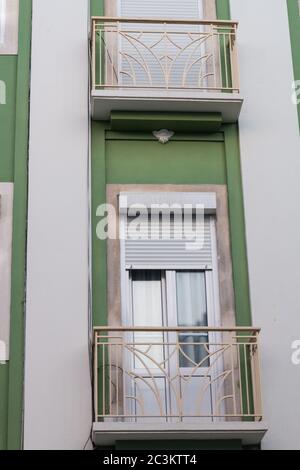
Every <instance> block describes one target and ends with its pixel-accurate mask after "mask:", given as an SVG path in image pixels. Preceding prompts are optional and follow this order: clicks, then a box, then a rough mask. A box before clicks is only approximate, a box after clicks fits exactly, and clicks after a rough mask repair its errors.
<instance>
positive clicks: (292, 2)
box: [287, 0, 300, 126]
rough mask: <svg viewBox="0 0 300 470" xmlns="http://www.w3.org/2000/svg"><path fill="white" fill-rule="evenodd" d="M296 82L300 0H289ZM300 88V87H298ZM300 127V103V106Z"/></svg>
mask: <svg viewBox="0 0 300 470" xmlns="http://www.w3.org/2000/svg"><path fill="white" fill-rule="evenodd" d="M287 8H288V17H289V24H290V35H291V44H292V56H293V66H294V77H295V80H300V53H299V45H300V11H299V5H298V0H287ZM298 88H299V87H298ZM299 100H300V95H299ZM298 117H299V126H300V103H299V104H298Z"/></svg>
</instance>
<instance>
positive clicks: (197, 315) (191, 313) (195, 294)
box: [176, 272, 208, 367]
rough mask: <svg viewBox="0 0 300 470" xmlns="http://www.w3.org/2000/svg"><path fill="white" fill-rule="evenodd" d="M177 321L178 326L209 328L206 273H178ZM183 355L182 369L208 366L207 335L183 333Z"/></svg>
mask: <svg viewBox="0 0 300 470" xmlns="http://www.w3.org/2000/svg"><path fill="white" fill-rule="evenodd" d="M176 287H177V321H178V326H184V327H187V326H208V324H207V299H206V283H205V273H204V272H177V273H176ZM179 341H180V343H181V348H182V353H181V354H180V358H179V362H180V367H193V366H194V365H195V364H200V363H201V366H203V367H207V366H208V361H207V360H205V358H206V356H207V354H208V351H207V346H206V343H207V342H208V334H207V333H193V332H191V333H181V334H180V335H179Z"/></svg>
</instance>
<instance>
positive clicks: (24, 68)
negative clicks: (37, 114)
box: [0, 0, 31, 450]
mask: <svg viewBox="0 0 300 470" xmlns="http://www.w3.org/2000/svg"><path fill="white" fill-rule="evenodd" d="M19 11H20V13H19V53H18V56H0V80H5V81H6V86H7V105H5V106H1V105H0V181H13V182H14V207H13V240H12V278H11V327H10V330H11V332H10V360H9V364H7V365H5V366H4V365H0V450H1V449H20V448H21V447H22V412H23V373H24V371H23V368H24V367H23V366H24V360H23V359H24V305H25V260H26V223H27V164H28V124H29V77H30V47H31V0H21V1H20V10H19Z"/></svg>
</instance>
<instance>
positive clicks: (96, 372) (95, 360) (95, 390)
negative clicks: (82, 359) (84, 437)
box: [94, 330, 99, 422]
mask: <svg viewBox="0 0 300 470" xmlns="http://www.w3.org/2000/svg"><path fill="white" fill-rule="evenodd" d="M98 399H99V396H98V332H97V331H96V330H95V334H94V413H95V420H96V422H97V421H98V416H99V411H98Z"/></svg>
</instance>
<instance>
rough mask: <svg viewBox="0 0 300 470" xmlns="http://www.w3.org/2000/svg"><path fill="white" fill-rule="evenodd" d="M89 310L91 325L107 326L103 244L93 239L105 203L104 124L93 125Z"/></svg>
mask: <svg viewBox="0 0 300 470" xmlns="http://www.w3.org/2000/svg"><path fill="white" fill-rule="evenodd" d="M91 175H92V176H91V185H92V240H93V243H92V260H93V262H92V311H93V324H94V325H106V324H107V300H106V295H107V285H106V284H107V272H106V241H103V240H99V239H98V238H97V237H96V227H97V223H98V221H99V220H100V218H99V217H97V215H96V211H97V207H98V206H99V205H100V204H103V203H105V202H106V162H105V124H104V123H103V122H96V121H94V122H92V166H91Z"/></svg>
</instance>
